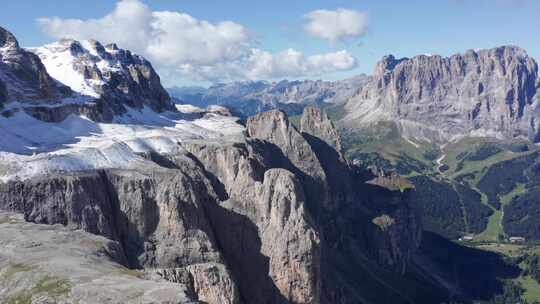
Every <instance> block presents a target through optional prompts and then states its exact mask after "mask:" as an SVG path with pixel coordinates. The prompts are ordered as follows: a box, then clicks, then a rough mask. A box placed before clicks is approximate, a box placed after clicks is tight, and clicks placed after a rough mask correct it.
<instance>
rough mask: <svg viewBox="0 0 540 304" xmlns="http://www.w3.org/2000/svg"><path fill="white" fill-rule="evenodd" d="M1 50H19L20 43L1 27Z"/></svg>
mask: <svg viewBox="0 0 540 304" xmlns="http://www.w3.org/2000/svg"><path fill="white" fill-rule="evenodd" d="M0 48H19V42H18V41H17V39H16V38H15V36H13V34H12V33H10V32H9V31H7V30H6V29H5V28H3V27H1V26H0Z"/></svg>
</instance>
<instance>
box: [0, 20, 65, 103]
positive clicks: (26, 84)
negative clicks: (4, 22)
mask: <svg viewBox="0 0 540 304" xmlns="http://www.w3.org/2000/svg"><path fill="white" fill-rule="evenodd" d="M69 94H70V90H69V88H67V87H65V86H63V85H61V84H59V83H58V82H57V81H55V80H54V79H53V78H52V77H50V76H49V74H48V73H47V71H46V69H45V66H43V64H42V63H41V61H40V60H39V58H38V57H37V56H36V55H34V54H32V53H30V52H28V51H26V50H24V49H22V48H20V47H19V43H18V42H17V39H16V38H15V37H14V36H13V34H11V33H10V32H8V31H7V30H5V29H4V28H2V27H0V106H1V104H5V103H7V102H10V101H14V100H20V101H22V102H27V103H28V102H32V101H37V100H39V101H40V102H46V101H48V102H52V101H54V100H55V99H60V98H63V97H66V96H68V95H69Z"/></svg>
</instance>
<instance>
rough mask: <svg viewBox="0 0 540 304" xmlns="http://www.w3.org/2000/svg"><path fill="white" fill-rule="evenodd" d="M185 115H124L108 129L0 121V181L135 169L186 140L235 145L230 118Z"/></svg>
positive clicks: (72, 120)
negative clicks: (146, 154) (152, 154)
mask: <svg viewBox="0 0 540 304" xmlns="http://www.w3.org/2000/svg"><path fill="white" fill-rule="evenodd" d="M185 114H187V113H173V112H166V113H155V112H153V111H152V110H151V109H149V108H144V109H142V110H140V111H139V110H136V109H129V110H128V112H127V113H126V114H125V115H122V116H118V117H116V118H115V120H114V122H113V123H97V122H94V121H91V120H90V119H88V118H86V117H84V116H76V115H70V116H68V117H67V118H66V119H65V120H64V121H62V122H59V123H48V122H43V121H40V120H37V119H35V118H34V117H32V116H30V115H28V114H26V113H25V112H24V111H18V112H16V113H14V114H13V115H12V116H10V117H9V118H6V117H4V116H0V180H1V181H4V182H5V181H8V180H11V179H26V178H29V177H32V176H35V175H39V174H46V173H50V172H62V171H81V170H90V169H105V168H135V167H140V166H141V165H142V164H144V163H145V162H146V160H144V159H143V158H142V157H141V156H140V153H143V152H157V153H174V152H177V151H178V149H181V147H180V146H179V143H182V142H185V141H190V140H217V141H235V140H241V139H242V138H243V136H244V135H243V132H244V127H243V126H242V125H240V124H238V123H237V122H236V120H237V119H236V118H235V117H229V116H222V115H218V114H214V113H210V114H206V115H204V116H203V117H202V118H198V119H193V120H186V119H184V117H185Z"/></svg>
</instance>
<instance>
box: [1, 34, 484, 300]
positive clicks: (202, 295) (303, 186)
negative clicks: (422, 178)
mask: <svg viewBox="0 0 540 304" xmlns="http://www.w3.org/2000/svg"><path fill="white" fill-rule="evenodd" d="M2 33H3V36H2V37H4V38H2V42H3V45H4V47H3V48H2V62H3V64H2V65H1V66H0V71H1V75H2V83H3V86H2V87H3V96H4V100H3V108H2V112H1V115H0V128H1V129H2V132H1V133H0V209H1V211H0V226H1V228H2V229H1V233H0V244H2V246H0V248H1V249H0V286H2V288H0V301H1V302H6V303H21V302H22V303H28V302H29V303H37V302H40V303H45V302H46V303H72V302H85V303H86V302H88V303H96V302H103V303H124V302H133V301H134V302H148V303H336V302H339V303H358V302H363V303H380V302H381V301H383V302H404V303H416V302H418V301H420V300H425V299H427V300H428V301H431V302H440V301H443V300H446V299H447V298H449V297H450V295H449V288H448V287H446V286H447V285H446V283H445V282H446V280H447V278H445V277H444V275H442V274H441V275H437V276H430V275H429V274H427V273H424V270H422V269H420V268H419V267H418V266H417V263H418V264H421V265H424V264H425V262H424V261H429V260H430V259H431V258H429V257H422V258H420V257H419V255H420V253H419V250H420V249H419V248H420V246H421V244H422V230H423V229H422V222H421V218H420V216H419V215H418V213H417V212H416V211H415V210H413V209H412V208H410V202H409V199H408V197H409V195H410V194H411V193H410V191H408V190H407V189H404V188H400V190H402V191H399V190H397V191H396V190H395V189H393V188H391V187H390V188H388V187H386V186H385V183H380V185H377V183H375V184H374V183H367V182H368V181H370V180H372V179H373V178H374V177H375V176H374V175H372V174H371V172H370V171H369V170H365V169H363V168H360V167H357V166H354V165H352V164H350V163H349V162H348V161H347V160H346V159H345V157H344V155H343V152H342V151H341V146H340V143H341V140H340V139H339V134H338V133H337V130H336V129H335V128H334V125H333V123H332V122H331V121H330V120H329V118H328V117H327V116H326V114H324V113H323V112H321V111H320V110H318V109H315V108H310V107H308V108H306V109H305V111H304V112H303V116H302V118H301V120H300V126H299V127H298V128H297V127H295V126H294V125H293V124H292V123H291V122H290V121H289V119H288V116H287V115H286V113H284V112H282V111H279V110H273V111H269V112H264V113H260V114H257V115H255V116H252V117H250V118H248V119H247V122H246V124H245V125H242V124H240V123H239V122H238V119H237V118H235V117H232V116H230V113H229V112H228V111H227V110H226V109H224V108H222V107H216V106H212V107H208V108H207V109H199V108H196V107H193V106H189V105H173V104H172V102H171V99H170V98H169V96H168V94H167V93H166V92H165V91H164V90H163V88H162V86H161V84H160V83H159V77H157V74H155V72H154V71H153V69H152V67H151V65H150V64H149V63H148V62H147V61H146V60H144V59H143V58H142V57H139V56H137V55H134V54H131V52H129V51H126V50H121V49H119V48H117V47H115V46H114V45H109V46H105V47H103V46H102V45H101V44H100V43H99V42H96V41H82V42H78V41H74V40H61V41H59V42H56V43H53V44H49V45H46V46H44V47H39V48H33V49H32V52H29V51H27V50H24V49H21V48H20V47H18V45H17V42H16V40H15V38H14V37H13V35H11V34H10V33H9V32H7V31H5V30H3V29H2ZM321 85H322V84H321ZM325 85H328V84H325ZM285 91H287V90H285ZM384 178H385V177H384V176H380V177H379V179H381V180H384ZM419 261H420V262H419ZM441 272H442V273H444V271H443V270H441ZM452 290H453V292H452V294H451V296H452V297H462V298H466V297H469V296H472V294H471V295H469V293H468V291H467V290H466V289H464V288H463V287H462V286H461V285H452ZM490 292H492V291H490ZM474 296H475V297H476V295H474Z"/></svg>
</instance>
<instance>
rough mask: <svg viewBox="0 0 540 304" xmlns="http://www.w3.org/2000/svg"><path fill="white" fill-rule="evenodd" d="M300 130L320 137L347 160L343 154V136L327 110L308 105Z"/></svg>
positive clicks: (301, 119)
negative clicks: (327, 113)
mask: <svg viewBox="0 0 540 304" xmlns="http://www.w3.org/2000/svg"><path fill="white" fill-rule="evenodd" d="M300 132H302V133H306V134H310V135H312V136H315V137H317V138H320V139H321V140H323V141H324V142H326V143H327V144H328V145H330V147H332V148H333V149H334V150H336V152H338V153H339V154H340V156H341V158H342V160H345V158H344V157H343V155H342V154H343V150H342V148H341V136H340V135H339V133H338V132H337V129H336V128H335V127H334V123H333V122H332V121H331V120H330V119H329V118H328V115H326V113H325V112H323V111H321V110H319V109H317V108H313V107H306V108H305V109H304V112H303V115H302V117H301V118H300Z"/></svg>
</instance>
